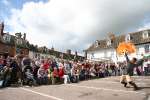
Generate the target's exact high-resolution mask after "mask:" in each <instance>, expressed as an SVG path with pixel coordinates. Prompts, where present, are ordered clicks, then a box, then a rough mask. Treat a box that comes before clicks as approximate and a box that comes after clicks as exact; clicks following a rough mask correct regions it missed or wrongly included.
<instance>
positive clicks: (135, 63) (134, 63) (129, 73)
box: [120, 53, 144, 90]
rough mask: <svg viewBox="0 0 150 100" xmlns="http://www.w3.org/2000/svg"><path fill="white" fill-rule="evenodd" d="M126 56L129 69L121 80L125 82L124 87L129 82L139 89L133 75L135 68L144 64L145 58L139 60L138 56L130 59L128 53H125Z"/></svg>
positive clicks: (135, 88)
mask: <svg viewBox="0 0 150 100" xmlns="http://www.w3.org/2000/svg"><path fill="white" fill-rule="evenodd" d="M125 57H126V61H127V71H126V74H125V75H122V76H121V79H120V82H121V83H122V84H124V87H126V86H127V84H128V83H129V84H130V85H132V86H133V87H134V90H138V89H139V88H138V86H137V85H136V84H135V82H133V80H132V78H131V76H133V71H134V68H135V67H138V66H140V65H142V64H143V61H144V60H143V59H140V60H139V61H137V59H136V58H133V59H132V60H129V58H128V55H127V53H125Z"/></svg>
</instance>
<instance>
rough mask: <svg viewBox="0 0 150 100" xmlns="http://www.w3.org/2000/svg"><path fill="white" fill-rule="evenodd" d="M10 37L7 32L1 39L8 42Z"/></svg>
mask: <svg viewBox="0 0 150 100" xmlns="http://www.w3.org/2000/svg"><path fill="white" fill-rule="evenodd" d="M10 38H11V36H10V35H8V34H5V35H4V36H3V39H4V41H5V42H10Z"/></svg>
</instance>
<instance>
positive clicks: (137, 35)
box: [85, 29, 150, 52]
mask: <svg viewBox="0 0 150 100" xmlns="http://www.w3.org/2000/svg"><path fill="white" fill-rule="evenodd" d="M144 31H148V36H149V37H148V38H143V32H144ZM128 34H129V35H130V41H131V42H132V43H134V44H135V45H140V44H146V43H150V29H147V30H142V31H138V32H132V33H128ZM126 36H127V34H123V35H119V36H116V37H115V39H114V40H111V45H107V41H108V40H109V39H104V40H97V41H98V43H99V45H98V46H96V42H95V43H93V44H92V45H91V46H90V47H89V48H88V49H86V50H85V51H87V52H88V51H96V50H101V49H109V48H117V46H118V44H119V43H120V42H124V41H125V38H126Z"/></svg>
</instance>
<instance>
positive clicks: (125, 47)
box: [117, 42, 136, 55]
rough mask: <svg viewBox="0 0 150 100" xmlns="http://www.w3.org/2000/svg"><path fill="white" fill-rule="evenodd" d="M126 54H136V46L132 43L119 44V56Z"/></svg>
mask: <svg viewBox="0 0 150 100" xmlns="http://www.w3.org/2000/svg"><path fill="white" fill-rule="evenodd" d="M125 52H126V53H128V54H131V53H135V52H136V49H135V46H134V44H133V43H131V42H122V43H119V46H118V48H117V53H118V54H119V55H122V54H124V53H125Z"/></svg>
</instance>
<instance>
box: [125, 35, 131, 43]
mask: <svg viewBox="0 0 150 100" xmlns="http://www.w3.org/2000/svg"><path fill="white" fill-rule="evenodd" d="M130 40H131V36H130V34H127V35H126V37H125V41H126V42H129V41H130Z"/></svg>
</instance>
